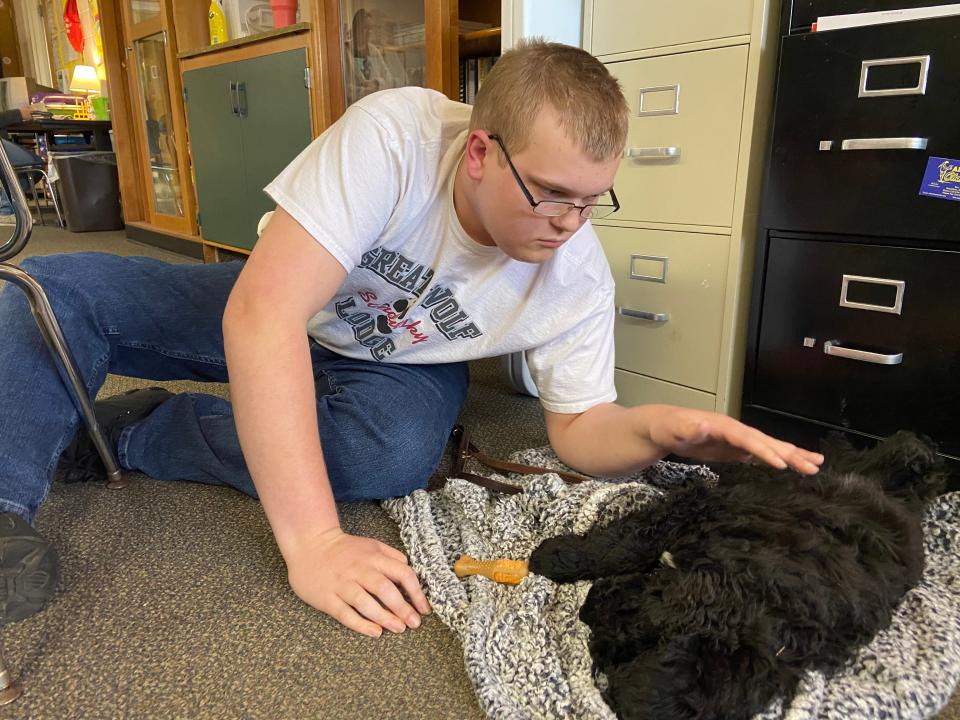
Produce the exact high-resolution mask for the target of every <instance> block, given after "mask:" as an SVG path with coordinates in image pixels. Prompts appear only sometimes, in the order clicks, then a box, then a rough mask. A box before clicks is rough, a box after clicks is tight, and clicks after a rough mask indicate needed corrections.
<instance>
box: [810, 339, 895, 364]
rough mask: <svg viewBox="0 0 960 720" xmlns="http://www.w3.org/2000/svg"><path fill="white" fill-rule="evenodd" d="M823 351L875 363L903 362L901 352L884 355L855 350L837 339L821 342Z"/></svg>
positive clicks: (836, 355) (849, 358)
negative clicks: (844, 345)
mask: <svg viewBox="0 0 960 720" xmlns="http://www.w3.org/2000/svg"><path fill="white" fill-rule="evenodd" d="M823 351H824V352H825V353H826V354H827V355H833V356H835V357H842V358H847V359H848V360H859V361H860V362H868V363H874V364H875V365H899V364H900V363H902V362H903V353H895V354H891V355H885V354H884V353H875V352H869V351H867V350H856V349H854V348H848V347H843V345H841V344H840V341H839V340H827V341H826V342H825V343H824V344H823Z"/></svg>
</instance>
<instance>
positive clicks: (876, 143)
mask: <svg viewBox="0 0 960 720" xmlns="http://www.w3.org/2000/svg"><path fill="white" fill-rule="evenodd" d="M840 149H841V150H926V149H927V138H920V137H888V138H849V139H847V140H844V141H843V142H841V143H840Z"/></svg>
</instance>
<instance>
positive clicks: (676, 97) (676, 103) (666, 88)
mask: <svg viewBox="0 0 960 720" xmlns="http://www.w3.org/2000/svg"><path fill="white" fill-rule="evenodd" d="M670 91H672V92H673V107H672V108H668V109H667V110H644V109H643V96H644V95H646V94H647V93H655V92H670ZM679 114H680V83H676V84H674V85H657V86H656V87H645V88H640V100H639V102H638V103H637V115H639V116H640V117H650V116H651V115H679Z"/></svg>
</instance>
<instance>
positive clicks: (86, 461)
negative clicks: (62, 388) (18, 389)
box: [54, 387, 173, 483]
mask: <svg viewBox="0 0 960 720" xmlns="http://www.w3.org/2000/svg"><path fill="white" fill-rule="evenodd" d="M172 397H173V393H170V392H167V391H166V390H164V389H163V388H158V387H151V388H144V389H141V390H129V391H127V392H125V393H122V394H120V395H114V396H113V397H110V398H107V399H106V400H99V401H97V403H96V404H95V405H94V414H95V415H96V416H97V422H98V423H100V428H101V429H102V430H103V434H104V436H105V437H106V439H107V444H108V445H110V447H111V448H112V449H113V450H114V452H116V449H117V443H118V442H119V441H120V433H122V432H123V429H124V428H126V427H128V426H130V425H133V424H134V423H138V422H140V421H141V420H143V419H144V418H145V417H147V416H148V415H149V414H150V413H152V412H153V411H154V410H156V409H157V407H158V406H159V405H160V404H161V403H163V402H165V401H167V400H169V399H170V398H172ZM106 477H107V468H106V466H105V465H104V464H103V460H101V459H100V453H98V452H97V448H96V446H95V445H94V444H93V440H91V439H90V433H89V432H87V427H86V425H85V424H83V423H82V422H81V425H80V428H79V429H78V430H77V435H76V437H74V438H73V442H71V443H70V445H69V446H68V447H67V449H66V450H64V451H63V455H61V456H60V464H59V465H57V471H56V473H55V474H54V478H55V479H57V480H62V481H63V482H68V483H71V482H80V481H85V480H105V479H106Z"/></svg>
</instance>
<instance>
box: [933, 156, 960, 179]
mask: <svg viewBox="0 0 960 720" xmlns="http://www.w3.org/2000/svg"><path fill="white" fill-rule="evenodd" d="M937 169H938V170H939V171H940V182H960V165H954V164H952V163H950V162H948V161H946V160H944V161H943V162H942V163H940V164H939V165H938V166H937Z"/></svg>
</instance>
